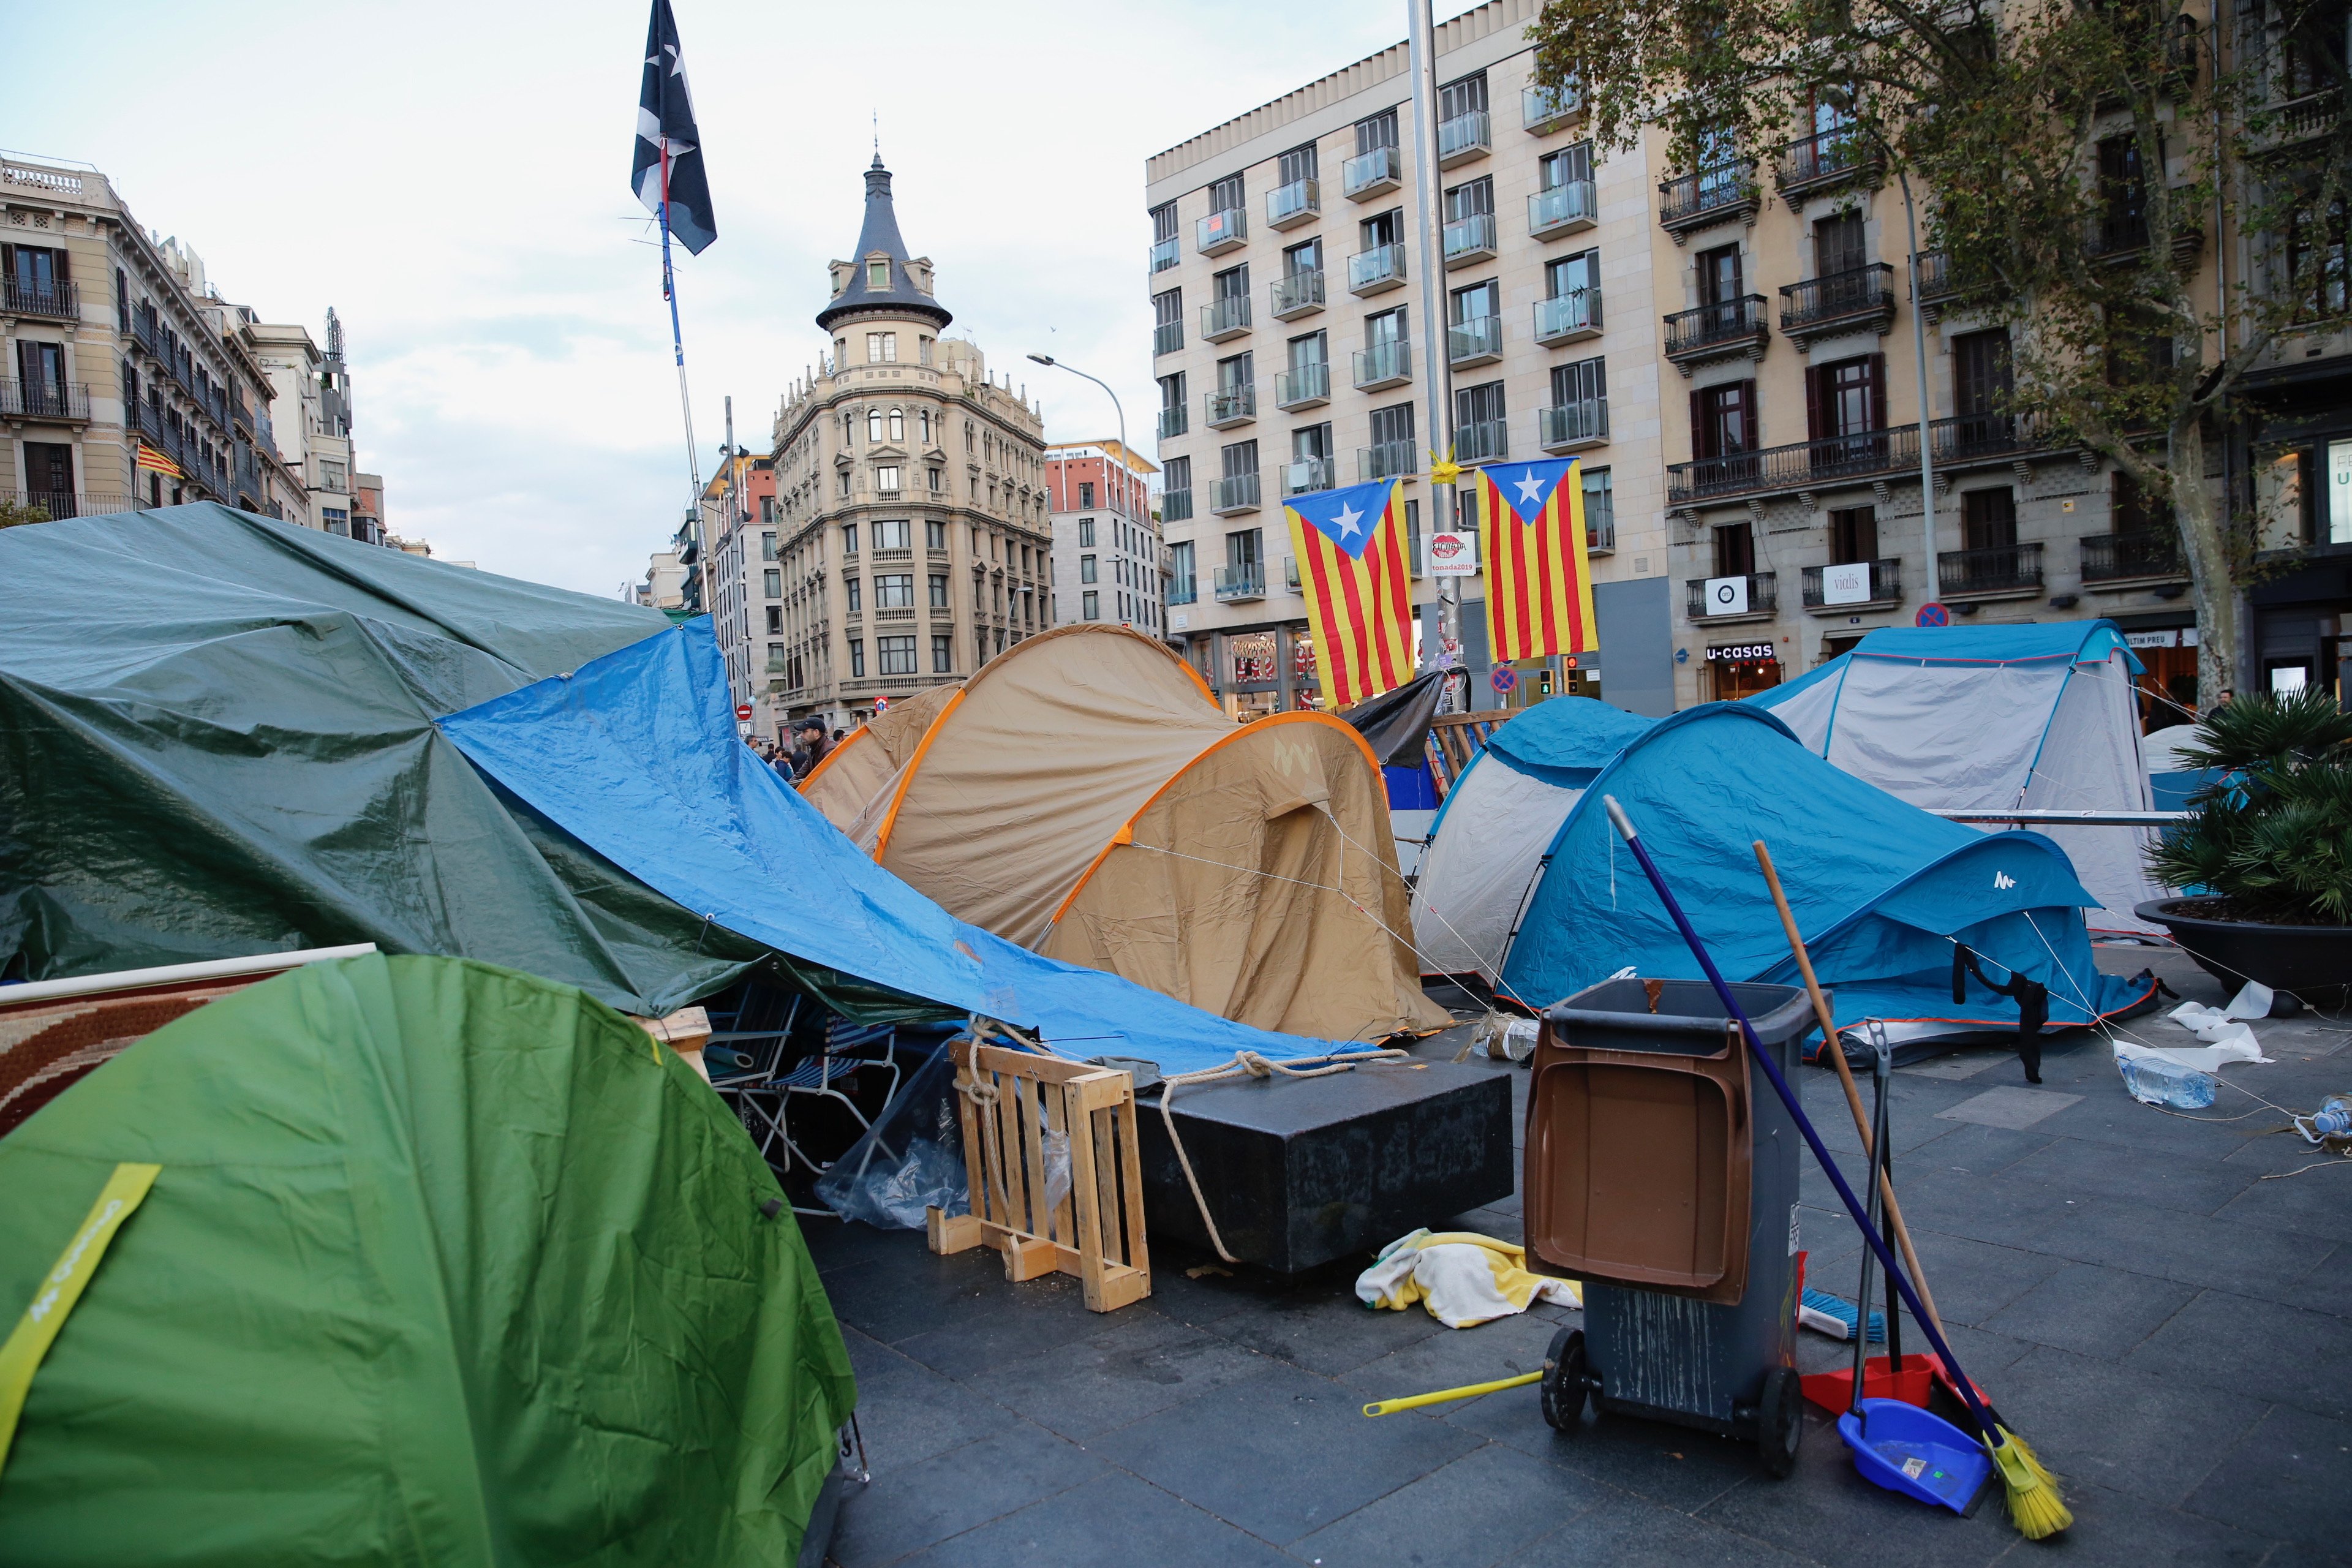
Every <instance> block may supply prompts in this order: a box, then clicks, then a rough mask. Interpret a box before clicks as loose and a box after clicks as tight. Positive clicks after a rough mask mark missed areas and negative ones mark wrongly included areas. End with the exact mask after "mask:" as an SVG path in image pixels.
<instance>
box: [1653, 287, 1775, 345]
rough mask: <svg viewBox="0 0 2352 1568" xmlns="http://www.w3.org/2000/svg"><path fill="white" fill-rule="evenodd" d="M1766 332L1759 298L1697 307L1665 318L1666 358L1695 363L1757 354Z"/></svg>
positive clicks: (1751, 297) (1755, 295) (1760, 296)
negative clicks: (1700, 360)
mask: <svg viewBox="0 0 2352 1568" xmlns="http://www.w3.org/2000/svg"><path fill="white" fill-rule="evenodd" d="M1769 332H1770V329H1769V327H1768V326H1767V324H1766V317H1765V309H1764V296H1763V295H1761V294H1749V295H1748V296H1746V297H1745V298H1743V299H1738V300H1726V301H1724V302H1723V303H1722V304H1720V305H1701V306H1700V307H1699V308H1698V309H1697V310H1677V311H1675V313H1674V314H1673V315H1671V316H1668V317H1667V318H1666V357H1667V358H1668V359H1670V360H1683V359H1692V360H1699V359H1715V358H1718V357H1720V356H1722V355H1724V354H1730V353H1762V352H1763V348H1764V343H1765V340H1766V338H1767V337H1768V336H1769Z"/></svg>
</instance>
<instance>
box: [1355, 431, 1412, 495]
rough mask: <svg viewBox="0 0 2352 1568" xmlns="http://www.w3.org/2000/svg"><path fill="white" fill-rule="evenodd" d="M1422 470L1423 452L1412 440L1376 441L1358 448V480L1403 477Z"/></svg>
mask: <svg viewBox="0 0 2352 1568" xmlns="http://www.w3.org/2000/svg"><path fill="white" fill-rule="evenodd" d="M1419 472H1421V454H1419V453H1418V452H1416V451H1414V450H1413V447H1412V442H1410V441H1376V442H1374V443H1373V444H1372V445H1371V446H1369V447H1357V448H1356V482H1357V483H1358V484H1360V485H1369V484H1371V483H1374V482H1375V481H1377V480H1380V479H1403V478H1405V477H1406V476H1408V475H1412V474H1417V473H1419Z"/></svg>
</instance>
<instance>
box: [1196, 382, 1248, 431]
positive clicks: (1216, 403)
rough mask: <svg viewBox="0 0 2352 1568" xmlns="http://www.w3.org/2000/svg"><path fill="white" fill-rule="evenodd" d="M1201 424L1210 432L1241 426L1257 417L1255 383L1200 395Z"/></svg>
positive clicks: (1220, 388) (1228, 387)
mask: <svg viewBox="0 0 2352 1568" xmlns="http://www.w3.org/2000/svg"><path fill="white" fill-rule="evenodd" d="M1201 405H1202V414H1201V418H1202V423H1203V424H1205V425H1207V426H1208V427H1209V428H1210V429H1212V430H1222V429H1223V428H1225V426H1229V425H1241V424H1244V423H1246V422H1248V421H1249V420H1252V419H1255V418H1256V417H1257V383H1255V382H1254V381H1248V382H1244V383H1243V384H1241V385H1239V386H1221V387H1219V388H1217V389H1216V390H1215V391H1214V392H1204V393H1202V394H1201Z"/></svg>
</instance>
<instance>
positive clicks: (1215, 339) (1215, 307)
mask: <svg viewBox="0 0 2352 1568" xmlns="http://www.w3.org/2000/svg"><path fill="white" fill-rule="evenodd" d="M1249 330H1250V297H1249V296H1248V295H1246V294H1228V295H1226V296H1225V297H1224V298H1223V299H1222V300H1210V301H1209V302H1208V303H1207V304H1205V305H1203V306H1202V307H1201V341H1202V342H1204V343H1221V342H1224V341H1225V340H1226V339H1227V338H1237V337H1239V336H1241V335H1242V334H1243V333H1244V332H1246V331H1249Z"/></svg>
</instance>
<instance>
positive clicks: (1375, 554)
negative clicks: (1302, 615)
mask: <svg viewBox="0 0 2352 1568" xmlns="http://www.w3.org/2000/svg"><path fill="white" fill-rule="evenodd" d="M1282 510H1283V511H1284V513H1285V514H1286V516H1287V517H1288V519H1289V521H1290V547H1291V550H1292V552H1293V553H1294V554H1295V555H1296V556H1297V561H1298V585H1299V586H1300V587H1301V588H1302V589H1304V590H1306V594H1307V624H1308V625H1309V626H1312V627H1313V628H1314V633H1315V652H1316V655H1317V658H1316V660H1315V669H1316V674H1317V676H1318V679H1320V680H1321V682H1322V686H1323V702H1324V706H1325V707H1327V708H1329V709H1333V710H1338V709H1340V708H1349V707H1352V706H1354V705H1355V704H1356V703H1359V702H1361V701H1362V700H1364V699H1366V698H1368V697H1377V696H1379V695H1380V694H1381V692H1383V691H1388V690H1391V689H1395V688H1396V687H1400V686H1402V685H1403V684H1404V683H1405V682H1406V681H1408V680H1411V679H1412V675H1413V659H1412V585H1411V584H1410V583H1409V582H1408V581H1407V580H1406V576H1405V550H1406V543H1405V532H1404V505H1403V503H1402V502H1401V501H1399V500H1397V497H1396V480H1394V479H1382V480H1381V481H1380V482H1379V483H1378V484H1371V485H1350V486H1349V487H1348V488H1347V489H1341V490H1318V491H1316V492H1315V493H1314V494H1312V495H1303V496H1293V497H1291V498H1290V500H1288V501H1286V502H1285V503H1284V505H1283V509H1282Z"/></svg>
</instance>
